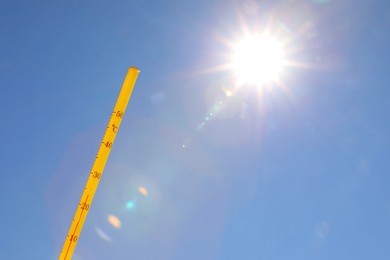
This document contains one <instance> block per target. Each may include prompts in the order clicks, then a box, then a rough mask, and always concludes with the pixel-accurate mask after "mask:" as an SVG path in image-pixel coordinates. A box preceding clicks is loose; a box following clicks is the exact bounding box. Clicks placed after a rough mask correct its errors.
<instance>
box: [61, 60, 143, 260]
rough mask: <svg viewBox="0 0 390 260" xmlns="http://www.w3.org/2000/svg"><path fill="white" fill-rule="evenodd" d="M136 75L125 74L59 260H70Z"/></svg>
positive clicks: (134, 72)
mask: <svg viewBox="0 0 390 260" xmlns="http://www.w3.org/2000/svg"><path fill="white" fill-rule="evenodd" d="M138 73H139V70H138V69H137V68H135V67H131V68H129V70H128V72H127V75H126V78H125V81H124V82H123V86H122V89H121V92H120V93H119V97H118V100H117V101H116V104H115V108H114V111H113V112H112V115H111V118H110V121H109V123H108V126H107V129H106V132H105V134H104V137H103V140H102V143H101V145H100V147H99V151H98V153H97V156H96V159H95V162H94V163H93V166H92V170H91V172H90V174H89V177H88V181H87V184H86V185H85V187H84V191H83V195H82V196H81V199H80V202H79V204H78V206H77V210H76V213H75V215H74V217H73V221H72V224H71V226H70V229H69V231H68V235H67V236H66V239H65V243H64V246H63V247H62V251H61V254H60V256H59V258H58V259H60V260H65V259H66V260H67V259H72V255H73V251H74V249H75V247H76V244H77V241H78V239H79V236H80V233H81V229H82V228H83V225H84V222H85V218H86V217H87V214H88V210H89V209H90V207H91V203H92V199H93V197H94V195H95V192H96V189H97V187H98V185H99V182H100V179H101V177H102V174H103V170H104V166H105V165H106V162H107V159H108V156H109V154H110V151H111V147H112V145H113V143H114V140H115V137H116V133H117V132H118V129H119V126H120V124H121V121H122V118H123V115H124V113H125V110H126V107H127V103H128V102H129V99H130V96H131V93H132V91H133V88H134V84H135V81H136V80H137V77H138Z"/></svg>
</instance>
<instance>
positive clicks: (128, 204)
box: [126, 200, 135, 209]
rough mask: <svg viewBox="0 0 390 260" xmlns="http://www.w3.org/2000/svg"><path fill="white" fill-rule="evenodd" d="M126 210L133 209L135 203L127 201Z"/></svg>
mask: <svg viewBox="0 0 390 260" xmlns="http://www.w3.org/2000/svg"><path fill="white" fill-rule="evenodd" d="M126 208H127V209H134V208H135V201H132V200H130V201H128V202H127V203H126Z"/></svg>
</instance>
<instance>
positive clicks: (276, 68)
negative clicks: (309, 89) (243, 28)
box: [231, 34, 286, 86]
mask: <svg viewBox="0 0 390 260" xmlns="http://www.w3.org/2000/svg"><path fill="white" fill-rule="evenodd" d="M284 56H285V55H284V51H283V46H282V44H281V43H280V42H278V41H277V40H276V39H275V38H273V37H271V36H269V35H266V34H254V35H246V36H245V37H244V38H243V39H242V40H241V41H239V42H238V44H236V45H235V46H234V47H233V55H232V61H231V68H232V69H233V70H234V72H235V73H236V76H237V78H238V82H239V83H240V84H246V83H249V84H255V85H258V86H259V85H263V84H266V83H269V82H272V81H277V80H278V78H279V76H280V73H281V71H282V69H283V67H284V66H285V63H286V61H285V57H284Z"/></svg>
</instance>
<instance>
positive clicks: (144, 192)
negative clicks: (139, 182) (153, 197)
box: [138, 186, 149, 196]
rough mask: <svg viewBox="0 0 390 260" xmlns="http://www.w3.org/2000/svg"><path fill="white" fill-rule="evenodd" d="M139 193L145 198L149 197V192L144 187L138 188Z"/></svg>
mask: <svg viewBox="0 0 390 260" xmlns="http://www.w3.org/2000/svg"><path fill="white" fill-rule="evenodd" d="M138 192H139V193H141V194H142V195H144V196H148V193H149V192H148V190H147V189H146V188H145V187H144V186H140V187H139V188H138Z"/></svg>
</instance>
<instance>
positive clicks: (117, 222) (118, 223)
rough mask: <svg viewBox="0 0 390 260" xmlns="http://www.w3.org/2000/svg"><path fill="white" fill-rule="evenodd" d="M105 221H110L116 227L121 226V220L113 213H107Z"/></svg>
mask: <svg viewBox="0 0 390 260" xmlns="http://www.w3.org/2000/svg"><path fill="white" fill-rule="evenodd" d="M107 221H108V223H110V224H111V225H112V226H113V227H114V228H118V229H119V228H121V227H122V223H121V221H120V220H119V218H118V217H116V216H115V215H108V217H107Z"/></svg>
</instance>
